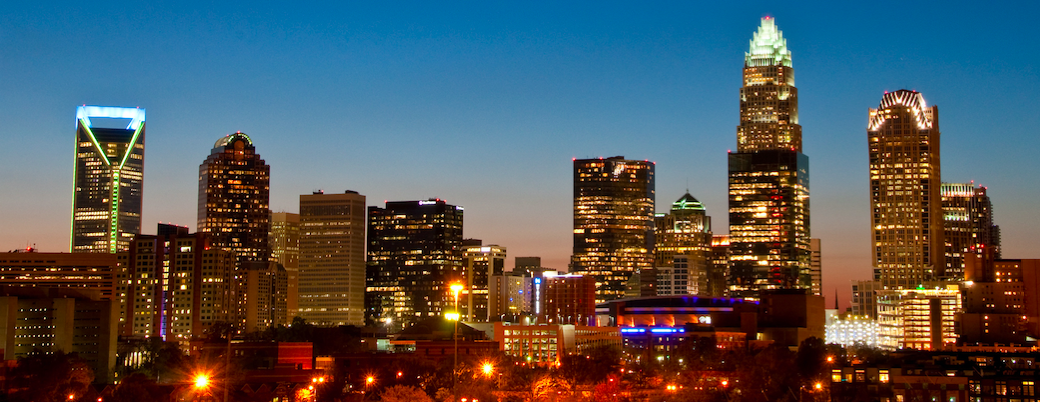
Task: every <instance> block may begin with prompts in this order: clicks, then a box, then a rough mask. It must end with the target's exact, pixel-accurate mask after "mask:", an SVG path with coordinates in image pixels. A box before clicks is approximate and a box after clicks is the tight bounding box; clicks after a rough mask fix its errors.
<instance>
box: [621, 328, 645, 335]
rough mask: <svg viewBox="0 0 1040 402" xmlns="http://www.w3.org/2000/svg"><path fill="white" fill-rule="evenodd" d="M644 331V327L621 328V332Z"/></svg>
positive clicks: (637, 332)
mask: <svg viewBox="0 0 1040 402" xmlns="http://www.w3.org/2000/svg"><path fill="white" fill-rule="evenodd" d="M644 332H646V328H621V333H622V334H642V333H644Z"/></svg>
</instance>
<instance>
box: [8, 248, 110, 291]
mask: <svg viewBox="0 0 1040 402" xmlns="http://www.w3.org/2000/svg"><path fill="white" fill-rule="evenodd" d="M117 267H118V263H117V262H116V256H115V255H114V254H108V253H104V254H102V253H38V252H36V251H35V250H34V249H27V250H24V251H23V250H16V251H12V252H7V253H0V285H8V286H24V287H41V288H81V289H93V290H97V291H98V292H100V297H101V299H103V300H115V299H116V296H117V294H116V292H115V290H116V283H117V282H118V279H117V278H116V273H117Z"/></svg>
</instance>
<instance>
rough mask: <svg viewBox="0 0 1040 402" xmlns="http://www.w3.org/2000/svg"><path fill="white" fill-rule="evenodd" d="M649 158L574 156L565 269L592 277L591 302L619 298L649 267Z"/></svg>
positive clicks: (651, 201) (651, 170)
mask: <svg viewBox="0 0 1040 402" xmlns="http://www.w3.org/2000/svg"><path fill="white" fill-rule="evenodd" d="M653 248H654V163H653V162H648V161H635V160H626V159H625V158H624V157H622V156H615V157H612V158H606V159H603V158H600V159H577V160H575V161H574V251H573V254H572V256H571V272H575V273H581V274H585V275H592V276H594V277H595V278H596V302H597V303H600V302H603V301H606V300H613V299H619V298H622V297H624V295H625V284H626V283H627V282H628V280H629V278H630V277H631V276H632V275H633V274H635V273H638V272H639V271H642V270H647V271H651V270H652V269H653V262H654V261H653V260H654V256H653Z"/></svg>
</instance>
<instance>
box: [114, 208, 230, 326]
mask: <svg viewBox="0 0 1040 402" xmlns="http://www.w3.org/2000/svg"><path fill="white" fill-rule="evenodd" d="M163 226H170V225H163ZM160 232H163V230H160ZM167 233H169V232H168V231H167ZM117 257H118V259H119V276H118V279H119V284H118V286H117V288H116V290H117V292H116V293H117V295H118V297H119V300H118V301H119V307H120V310H119V311H120V335H124V336H138V337H145V338H147V337H162V338H163V339H166V340H169V341H175V340H176V341H186V340H190V339H191V338H192V337H193V336H202V335H203V333H204V332H205V331H206V329H208V328H209V327H210V326H212V325H213V324H214V323H217V322H238V321H239V317H240V316H239V309H240V306H239V298H240V297H239V296H240V295H239V293H240V289H241V288H240V284H239V283H238V280H237V279H236V275H235V273H236V272H235V271H236V268H237V266H238V262H237V260H236V258H235V254H234V253H232V252H230V251H227V250H223V249H220V248H217V247H212V243H211V242H210V240H209V235H208V234H206V233H188V229H187V228H186V227H180V230H179V231H177V232H175V233H173V234H168V235H156V236H149V235H139V236H137V238H135V239H134V241H133V242H132V243H131V244H130V249H128V250H127V251H125V252H122V253H119V254H118V255H117Z"/></svg>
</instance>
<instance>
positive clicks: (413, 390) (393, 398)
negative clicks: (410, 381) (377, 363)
mask: <svg viewBox="0 0 1040 402" xmlns="http://www.w3.org/2000/svg"><path fill="white" fill-rule="evenodd" d="M380 400H382V401H383V402H433V398H430V396H429V395H426V393H425V392H423V390H421V389H419V388H417V387H413V386H410V385H394V386H392V387H389V388H387V389H385V390H383V393H382V394H381V395H380Z"/></svg>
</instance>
